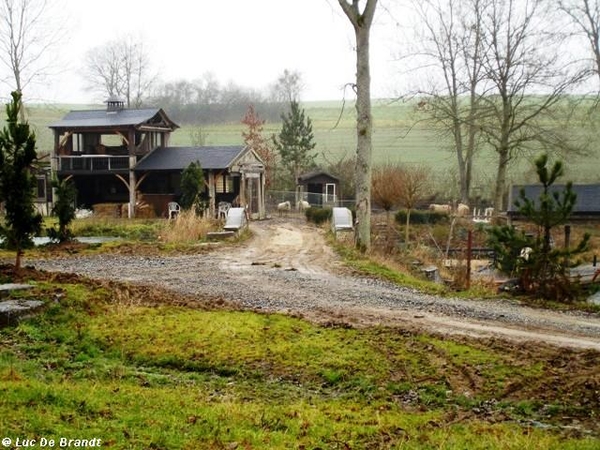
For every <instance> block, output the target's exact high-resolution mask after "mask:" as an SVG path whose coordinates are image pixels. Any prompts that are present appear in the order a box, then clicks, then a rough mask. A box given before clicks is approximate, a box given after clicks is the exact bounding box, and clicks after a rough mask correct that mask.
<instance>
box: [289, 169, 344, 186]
mask: <svg viewBox="0 0 600 450" xmlns="http://www.w3.org/2000/svg"><path fill="white" fill-rule="evenodd" d="M320 177H323V178H329V179H330V180H332V181H340V179H339V178H337V177H334V176H333V175H331V174H329V173H327V172H325V171H323V170H315V171H314V172H308V173H304V174H302V175H300V176H299V177H298V183H302V182H306V181H308V180H312V179H313V178H320Z"/></svg>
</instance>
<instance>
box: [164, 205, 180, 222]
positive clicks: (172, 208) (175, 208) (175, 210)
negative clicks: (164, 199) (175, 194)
mask: <svg viewBox="0 0 600 450" xmlns="http://www.w3.org/2000/svg"><path fill="white" fill-rule="evenodd" d="M167 208H168V213H169V219H174V218H175V217H177V214H179V211H181V207H180V206H179V203H177V202H169V204H168V206H167Z"/></svg>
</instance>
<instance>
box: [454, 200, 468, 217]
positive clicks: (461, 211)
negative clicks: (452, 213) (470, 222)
mask: <svg viewBox="0 0 600 450" xmlns="http://www.w3.org/2000/svg"><path fill="white" fill-rule="evenodd" d="M470 211H471V210H470V209H469V206H468V205H465V204H464V203H459V204H458V206H457V207H456V215H457V216H459V217H465V216H468V215H469V212H470Z"/></svg>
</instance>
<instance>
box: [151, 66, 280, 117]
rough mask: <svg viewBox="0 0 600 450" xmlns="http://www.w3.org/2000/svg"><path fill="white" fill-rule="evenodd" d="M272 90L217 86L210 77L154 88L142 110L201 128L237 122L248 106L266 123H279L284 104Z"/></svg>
mask: <svg viewBox="0 0 600 450" xmlns="http://www.w3.org/2000/svg"><path fill="white" fill-rule="evenodd" d="M278 92H279V91H278V90H277V89H275V87H271V89H270V90H269V92H267V93H264V92H262V91H260V90H257V89H252V88H247V87H243V86H240V85H237V84H235V83H231V82H230V83H228V84H221V83H219V82H218V81H217V80H216V79H215V78H214V77H212V76H211V75H210V74H208V75H205V76H203V77H202V78H199V79H196V80H178V81H173V82H166V83H162V84H159V85H157V86H156V88H155V89H154V90H153V92H152V93H151V94H150V95H149V96H148V98H147V99H146V101H145V105H146V106H155V107H161V108H163V109H164V110H165V111H166V112H167V114H169V117H172V118H173V120H175V121H176V122H178V123H182V124H192V125H204V124H213V123H224V122H225V123H232V122H239V121H240V117H244V115H245V114H246V111H247V109H248V105H254V108H255V109H256V111H257V112H258V113H259V114H260V116H261V117H262V118H263V119H264V120H266V121H269V122H271V121H279V120H280V116H281V114H282V112H283V111H284V110H285V109H286V108H287V102H286V101H282V99H283V98H285V97H282V95H281V94H279V93H278Z"/></svg>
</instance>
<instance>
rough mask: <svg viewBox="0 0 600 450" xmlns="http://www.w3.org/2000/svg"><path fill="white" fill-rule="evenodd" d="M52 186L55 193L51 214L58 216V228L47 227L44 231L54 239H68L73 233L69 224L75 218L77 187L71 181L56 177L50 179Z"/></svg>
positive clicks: (59, 240)
mask: <svg viewBox="0 0 600 450" xmlns="http://www.w3.org/2000/svg"><path fill="white" fill-rule="evenodd" d="M52 187H54V189H55V193H56V197H55V199H54V206H53V208H52V214H54V215H55V216H56V217H57V218H58V230H57V229H55V228H54V227H52V228H47V229H46V233H48V236H49V237H50V239H52V240H54V241H58V242H65V241H70V240H71V239H72V238H73V233H72V232H71V230H70V229H69V226H70V225H71V222H73V220H75V200H76V199H77V189H76V188H75V185H74V184H73V182H72V181H70V180H58V179H55V180H53V181H52Z"/></svg>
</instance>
